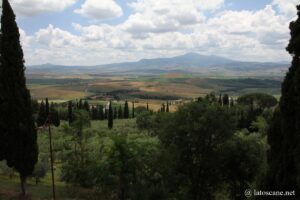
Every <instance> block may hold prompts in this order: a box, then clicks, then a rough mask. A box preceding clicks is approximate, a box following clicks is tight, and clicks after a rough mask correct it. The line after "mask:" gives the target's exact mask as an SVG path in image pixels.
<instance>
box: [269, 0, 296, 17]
mask: <svg viewBox="0 0 300 200" xmlns="http://www.w3.org/2000/svg"><path fill="white" fill-rule="evenodd" d="M272 4H273V5H275V6H277V7H278V8H279V10H280V12H282V13H284V14H285V15H287V16H288V17H292V16H295V15H296V13H297V11H296V5H297V4H299V0H273V2H272Z"/></svg>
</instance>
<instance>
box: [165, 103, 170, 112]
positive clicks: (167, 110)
mask: <svg viewBox="0 0 300 200" xmlns="http://www.w3.org/2000/svg"><path fill="white" fill-rule="evenodd" d="M166 112H170V110H169V102H168V101H167V108H166Z"/></svg>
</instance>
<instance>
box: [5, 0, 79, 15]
mask: <svg viewBox="0 0 300 200" xmlns="http://www.w3.org/2000/svg"><path fill="white" fill-rule="evenodd" d="M76 1H77V0H11V1H10V2H11V5H12V7H13V9H14V10H15V12H16V13H17V14H18V15H21V16H34V15H39V14H43V13H48V12H60V11H63V10H64V9H66V8H67V7H69V6H71V5H73V4H74V3H75V2H76Z"/></svg>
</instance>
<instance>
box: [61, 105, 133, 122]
mask: <svg viewBox="0 0 300 200" xmlns="http://www.w3.org/2000/svg"><path fill="white" fill-rule="evenodd" d="M110 105H111V106H112V111H111V116H112V117H113V119H129V118H130V117H132V118H134V117H135V107H134V102H132V107H131V109H132V110H131V112H130V109H129V103H128V101H125V103H124V106H122V105H121V104H120V105H119V106H117V105H113V104H112V101H109V103H108V105H106V106H104V105H101V104H100V105H90V104H89V102H88V101H87V100H85V101H84V103H82V100H79V102H77V103H75V104H74V103H73V102H72V101H69V102H68V116H67V120H68V121H69V122H70V123H72V121H73V120H74V116H73V112H74V110H86V111H87V112H89V114H90V117H91V119H92V120H107V119H108V118H109V107H110ZM130 114H131V115H130Z"/></svg>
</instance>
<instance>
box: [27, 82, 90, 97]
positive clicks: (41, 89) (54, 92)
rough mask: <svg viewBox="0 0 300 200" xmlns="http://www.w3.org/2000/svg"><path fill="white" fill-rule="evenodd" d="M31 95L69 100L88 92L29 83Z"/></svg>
mask: <svg viewBox="0 0 300 200" xmlns="http://www.w3.org/2000/svg"><path fill="white" fill-rule="evenodd" d="M28 88H29V90H30V92H31V96H32V97H33V98H35V99H44V98H46V97H48V98H49V99H55V100H69V99H80V98H84V97H86V96H87V95H89V93H86V92H84V91H76V90H71V89H68V90H66V89H64V88H61V87H56V86H43V85H29V86H28Z"/></svg>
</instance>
